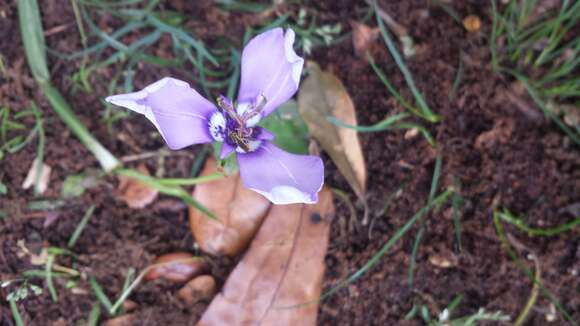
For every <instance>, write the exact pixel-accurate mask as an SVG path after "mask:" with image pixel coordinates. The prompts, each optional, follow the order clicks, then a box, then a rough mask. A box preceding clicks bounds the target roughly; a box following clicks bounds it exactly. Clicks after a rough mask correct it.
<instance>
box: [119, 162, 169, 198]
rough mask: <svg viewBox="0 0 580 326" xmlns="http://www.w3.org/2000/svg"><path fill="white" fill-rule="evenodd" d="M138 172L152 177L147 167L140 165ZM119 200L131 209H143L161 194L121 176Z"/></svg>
mask: <svg viewBox="0 0 580 326" xmlns="http://www.w3.org/2000/svg"><path fill="white" fill-rule="evenodd" d="M137 171H139V172H140V173H141V174H144V175H150V174H149V170H148V169H147V166H146V165H145V164H143V163H141V164H139V166H138V167H137ZM118 191H119V198H120V199H121V200H123V201H124V202H125V203H127V205H128V206H129V207H131V208H143V207H145V206H147V205H149V204H151V203H152V202H153V201H154V200H155V198H157V195H158V194H159V192H158V191H157V189H154V188H151V187H149V186H147V185H146V184H144V183H141V182H139V181H137V180H135V179H133V178H130V177H126V176H123V175H120V176H119V188H118Z"/></svg>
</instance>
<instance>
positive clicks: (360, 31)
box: [350, 21, 380, 58]
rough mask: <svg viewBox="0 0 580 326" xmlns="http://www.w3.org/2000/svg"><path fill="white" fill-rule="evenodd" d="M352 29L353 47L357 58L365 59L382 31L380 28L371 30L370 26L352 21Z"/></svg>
mask: <svg viewBox="0 0 580 326" xmlns="http://www.w3.org/2000/svg"><path fill="white" fill-rule="evenodd" d="M350 25H351V27H352V46H353V47H354V52H355V54H356V55H357V56H359V57H361V58H364V56H365V55H366V53H367V51H369V50H370V49H371V47H372V45H373V44H374V43H375V41H376V40H377V39H378V38H379V35H380V30H379V28H378V27H375V28H370V27H369V26H367V25H365V24H363V23H359V22H357V21H351V22H350Z"/></svg>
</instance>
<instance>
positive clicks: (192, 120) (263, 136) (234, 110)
mask: <svg viewBox="0 0 580 326" xmlns="http://www.w3.org/2000/svg"><path fill="white" fill-rule="evenodd" d="M294 37H295V35H294V32H293V31H292V30H291V29H289V30H287V31H286V33H285V34H284V32H283V31H282V29H281V28H276V29H273V30H271V31H268V32H265V33H263V34H260V35H258V36H256V37H255V38H253V39H252V40H251V41H250V42H249V43H248V45H247V46H246V47H245V48H244V52H243V54H242V78H241V85H240V90H239V96H238V103H234V102H232V101H231V100H230V99H228V98H226V97H225V96H219V97H218V98H217V101H216V102H217V107H216V106H215V105H214V104H212V103H211V102H209V101H208V100H206V99H205V98H203V97H202V96H201V95H199V94H198V93H197V92H196V91H195V90H193V89H192V88H190V87H189V85H188V84H187V83H186V82H183V81H180V80H177V79H174V78H163V79H161V80H159V81H158V82H156V83H153V84H151V85H149V86H147V87H146V88H145V89H143V90H141V91H139V92H135V93H128V94H121V95H115V96H110V97H107V99H106V100H107V101H108V102H111V103H113V104H115V105H119V106H123V107H126V108H128V109H130V110H133V111H136V112H138V113H141V114H143V115H145V116H146V117H147V118H148V119H149V120H150V121H151V122H152V123H153V124H154V125H155V127H157V129H158V130H159V132H160V133H161V135H162V136H163V138H164V139H165V141H166V142H167V144H168V146H169V147H170V148H171V149H180V148H183V147H186V146H189V145H192V144H199V143H207V142H211V141H218V142H223V145H222V150H221V153H220V157H221V158H222V159H224V158H225V157H226V156H228V155H229V154H230V153H232V152H236V154H237V157H238V163H239V165H240V175H241V177H242V180H243V183H244V185H245V186H246V187H248V188H250V189H252V190H254V191H256V192H258V193H260V194H262V195H264V196H265V197H267V198H268V199H269V200H270V201H271V202H273V203H274V204H293V203H315V202H316V201H317V200H318V192H319V191H320V189H321V188H322V184H323V182H324V166H323V164H322V160H321V159H320V158H319V157H316V156H308V155H296V154H291V153H287V152H285V151H283V150H281V149H279V148H278V147H276V146H274V145H273V144H272V143H270V141H271V140H273V139H274V134H272V133H271V132H269V131H268V130H266V129H264V128H262V127H259V126H258V125H257V124H258V123H259V121H260V120H261V119H262V118H263V117H265V116H267V115H268V114H270V113H271V112H272V111H274V110H275V109H276V108H277V107H278V106H279V105H280V104H282V103H284V102H286V101H287V100H289V99H290V98H291V97H292V96H293V95H294V94H295V93H296V91H297V90H298V85H299V82H300V74H301V73H302V67H303V65H304V60H303V59H302V58H300V57H299V56H297V55H296V53H295V52H294V49H293V48H292V44H293V43H294Z"/></svg>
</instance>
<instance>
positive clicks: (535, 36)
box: [490, 0, 580, 145]
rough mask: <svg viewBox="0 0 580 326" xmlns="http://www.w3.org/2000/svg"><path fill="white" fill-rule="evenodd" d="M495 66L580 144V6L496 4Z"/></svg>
mask: <svg viewBox="0 0 580 326" xmlns="http://www.w3.org/2000/svg"><path fill="white" fill-rule="evenodd" d="M492 11H493V28H492V34H491V44H490V47H491V54H492V67H493V69H494V70H495V71H498V72H505V73H507V74H509V75H511V76H513V77H515V78H516V79H517V80H518V81H519V82H520V83H521V84H522V85H523V86H524V88H525V89H526V90H527V91H528V93H529V95H530V97H531V98H532V99H533V101H534V102H535V104H536V105H537V106H538V107H539V108H540V109H541V110H542V111H543V113H544V115H545V116H546V117H547V118H549V119H551V120H552V121H553V122H554V123H556V124H557V125H558V126H559V127H560V128H561V129H562V130H563V131H564V132H565V133H566V134H567V135H568V136H569V137H570V139H571V140H572V141H574V142H575V143H576V144H578V145H580V124H579V121H578V120H579V119H578V115H579V114H580V112H579V111H580V110H579V109H578V107H579V105H580V71H579V67H580V56H579V55H578V54H579V52H580V38H579V37H578V27H579V26H580V2H578V1H569V0H565V1H562V2H561V3H560V4H559V5H556V6H553V7H546V4H543V3H542V2H540V1H537V0H519V1H511V2H510V3H509V4H508V5H507V7H505V9H504V10H503V12H500V9H499V8H498V6H497V3H496V1H495V0H494V1H492Z"/></svg>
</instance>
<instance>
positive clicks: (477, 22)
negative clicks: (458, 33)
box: [463, 15, 481, 33]
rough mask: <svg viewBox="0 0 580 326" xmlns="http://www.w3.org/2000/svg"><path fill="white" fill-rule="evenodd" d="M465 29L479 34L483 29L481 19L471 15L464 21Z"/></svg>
mask: <svg viewBox="0 0 580 326" xmlns="http://www.w3.org/2000/svg"><path fill="white" fill-rule="evenodd" d="M463 27H465V29H466V30H467V31H468V32H472V33H473V32H478V31H479V30H480V29H481V19H479V17H477V16H475V15H469V16H467V17H465V18H464V19H463Z"/></svg>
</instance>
